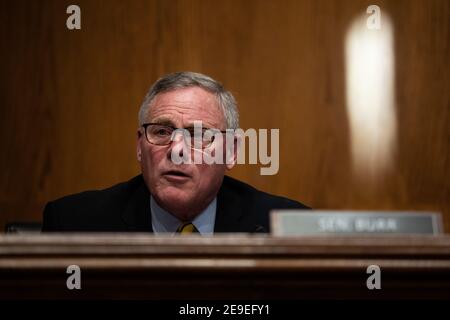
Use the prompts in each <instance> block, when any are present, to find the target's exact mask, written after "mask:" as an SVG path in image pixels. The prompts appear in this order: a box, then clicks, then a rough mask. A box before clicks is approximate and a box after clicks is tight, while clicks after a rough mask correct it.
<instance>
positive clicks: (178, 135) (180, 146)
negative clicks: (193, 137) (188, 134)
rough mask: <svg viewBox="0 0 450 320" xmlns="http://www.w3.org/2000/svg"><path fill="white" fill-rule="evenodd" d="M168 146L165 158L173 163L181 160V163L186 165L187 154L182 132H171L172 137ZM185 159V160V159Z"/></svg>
mask: <svg viewBox="0 0 450 320" xmlns="http://www.w3.org/2000/svg"><path fill="white" fill-rule="evenodd" d="M170 140H171V141H170V144H169V148H168V149H167V157H168V158H169V159H170V160H171V161H172V162H175V163H178V162H179V161H177V160H179V159H182V160H183V162H185V163H186V161H187V160H188V159H187V157H188V152H186V151H187V145H186V141H185V138H184V132H182V131H181V130H179V131H178V130H176V131H174V132H173V134H172V137H171V138H170ZM173 157H176V158H178V159H173ZM185 158H186V159H185ZM173 160H176V161H173Z"/></svg>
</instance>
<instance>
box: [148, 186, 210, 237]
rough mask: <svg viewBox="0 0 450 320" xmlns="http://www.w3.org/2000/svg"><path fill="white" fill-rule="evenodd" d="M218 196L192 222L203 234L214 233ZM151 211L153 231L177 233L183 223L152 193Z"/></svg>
mask: <svg viewBox="0 0 450 320" xmlns="http://www.w3.org/2000/svg"><path fill="white" fill-rule="evenodd" d="M216 208H217V197H215V198H214V200H213V201H211V203H210V204H209V205H208V206H207V207H206V209H205V210H203V211H202V212H201V213H200V214H199V215H197V216H196V217H195V219H194V220H193V221H192V224H194V226H195V227H196V228H197V230H198V231H199V232H200V234H201V235H212V234H213V233H214V224H215V221H216ZM150 211H151V215H152V227H153V232H154V233H156V234H158V233H175V231H176V230H177V228H178V227H179V226H180V225H181V224H182V223H183V221H181V220H179V219H178V218H177V217H175V216H174V215H173V214H171V213H170V212H168V211H166V210H164V209H163V208H161V207H160V206H159V205H158V203H157V202H156V201H155V199H153V197H152V196H151V195H150Z"/></svg>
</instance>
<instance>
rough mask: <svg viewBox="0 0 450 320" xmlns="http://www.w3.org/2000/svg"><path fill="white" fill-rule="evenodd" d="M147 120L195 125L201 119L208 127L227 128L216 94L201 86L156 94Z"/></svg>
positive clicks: (183, 125)
mask: <svg viewBox="0 0 450 320" xmlns="http://www.w3.org/2000/svg"><path fill="white" fill-rule="evenodd" d="M147 120H148V121H150V122H162V121H163V122H165V123H167V122H172V125H174V126H176V127H187V126H191V125H193V122H194V121H201V122H202V123H204V124H205V126H208V127H214V128H220V129H226V121H225V117H224V114H223V111H222V108H221V107H220V106H219V103H218V101H217V98H216V96H215V95H214V94H213V93H211V92H209V91H206V90H204V89H202V88H199V87H189V88H183V89H176V90H171V91H167V92H163V93H160V94H158V95H156V97H155V99H154V100H153V101H152V103H151V105H150V108H149V112H148V115H147Z"/></svg>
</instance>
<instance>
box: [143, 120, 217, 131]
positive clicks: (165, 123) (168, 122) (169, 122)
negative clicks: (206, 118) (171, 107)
mask: <svg viewBox="0 0 450 320" xmlns="http://www.w3.org/2000/svg"><path fill="white" fill-rule="evenodd" d="M151 123H157V124H160V125H163V126H168V127H173V128H177V126H175V124H174V123H173V121H172V120H170V119H169V118H165V117H161V118H156V119H154V120H153V121H151ZM184 128H185V129H192V128H194V123H189V124H188V125H187V126H186V127H184ZM202 128H203V129H211V128H212V127H205V126H202Z"/></svg>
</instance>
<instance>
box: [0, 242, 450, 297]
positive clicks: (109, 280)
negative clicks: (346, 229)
mask: <svg viewBox="0 0 450 320" xmlns="http://www.w3.org/2000/svg"><path fill="white" fill-rule="evenodd" d="M73 264H75V265H78V266H80V268H81V286H82V289H81V290H68V289H67V287H66V280H67V277H68V276H69V274H67V273H66V268H67V266H69V265H73ZM373 264H374V265H378V266H380V268H381V290H368V289H367V287H366V280H367V278H368V277H369V274H367V273H366V268H367V267H368V266H369V265H373ZM0 298H2V299H10V298H15V299H16V298H20V299H29V298H39V299H79V298H81V299H86V298H99V299H103V298H114V299H305V298H306V299H342V298H353V299H379V298H381V299H400V298H401V299H404V298H410V299H411V298H412V299H416V298H420V299H434V298H446V299H448V298H450V237H449V236H439V237H431V236H420V237H401V238H400V237H370V238H369V237H367V238H364V237H358V238H355V237H307V238H273V237H269V236H246V235H223V236H216V237H213V238H206V237H198V236H183V237H155V236H152V235H144V234H103V235H94V234H82V235H80V234H78V235H74V234H64V235H63V234H60V235H37V236H24V235H3V236H0Z"/></svg>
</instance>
